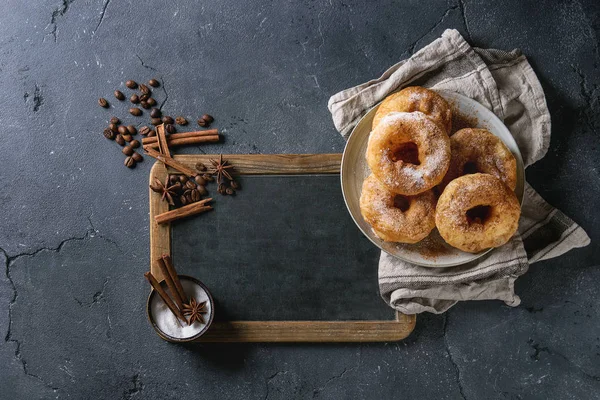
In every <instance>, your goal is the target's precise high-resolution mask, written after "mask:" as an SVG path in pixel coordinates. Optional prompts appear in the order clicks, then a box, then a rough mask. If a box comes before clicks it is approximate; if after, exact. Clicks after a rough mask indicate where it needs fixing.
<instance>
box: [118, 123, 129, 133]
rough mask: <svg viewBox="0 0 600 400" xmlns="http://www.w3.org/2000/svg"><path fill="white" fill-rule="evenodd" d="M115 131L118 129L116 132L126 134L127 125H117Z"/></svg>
mask: <svg viewBox="0 0 600 400" xmlns="http://www.w3.org/2000/svg"><path fill="white" fill-rule="evenodd" d="M117 131H118V132H119V133H120V134H121V135H125V134H127V133H128V131H127V127H126V126H123V125H121V126H119V127H118V128H117Z"/></svg>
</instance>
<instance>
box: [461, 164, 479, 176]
mask: <svg viewBox="0 0 600 400" xmlns="http://www.w3.org/2000/svg"><path fill="white" fill-rule="evenodd" d="M478 172H479V170H478V169H477V164H475V163H474V162H473V161H469V162H467V163H466V164H465V165H464V166H463V175H470V174H476V173H478Z"/></svg>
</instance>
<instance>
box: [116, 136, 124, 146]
mask: <svg viewBox="0 0 600 400" xmlns="http://www.w3.org/2000/svg"><path fill="white" fill-rule="evenodd" d="M115 142H117V143H118V144H120V145H121V146H125V139H123V136H121V135H117V136H116V137H115Z"/></svg>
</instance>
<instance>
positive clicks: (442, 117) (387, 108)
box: [373, 86, 452, 135]
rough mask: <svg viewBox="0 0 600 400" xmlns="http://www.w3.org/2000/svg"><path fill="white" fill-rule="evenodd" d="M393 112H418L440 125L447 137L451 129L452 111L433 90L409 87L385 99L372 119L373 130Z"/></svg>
mask: <svg viewBox="0 0 600 400" xmlns="http://www.w3.org/2000/svg"><path fill="white" fill-rule="evenodd" d="M393 111H400V112H413V111H420V112H422V113H423V114H425V115H427V116H428V117H430V118H432V119H433V120H434V121H435V122H437V123H438V124H440V125H441V126H442V128H443V129H444V130H445V131H446V133H447V134H448V135H449V134H450V130H451V129H452V110H451V109H450V105H448V102H447V101H446V100H444V98H443V97H442V96H440V95H439V94H437V93H436V92H434V91H433V90H429V89H425V88H424V87H420V86H411V87H407V88H404V89H402V90H401V91H399V92H397V93H393V94H391V95H389V96H388V97H386V98H385V99H384V100H383V101H382V102H381V105H380V106H379V108H378V109H377V111H376V112H375V117H374V118H373V129H375V127H376V126H377V125H379V122H381V119H382V118H383V117H385V116H386V115H387V114H389V113H391V112H393Z"/></svg>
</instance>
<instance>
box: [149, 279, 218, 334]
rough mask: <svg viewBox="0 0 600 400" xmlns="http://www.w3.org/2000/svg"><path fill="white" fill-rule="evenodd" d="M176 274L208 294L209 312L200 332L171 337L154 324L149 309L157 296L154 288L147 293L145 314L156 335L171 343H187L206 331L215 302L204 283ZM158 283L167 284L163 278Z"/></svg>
mask: <svg viewBox="0 0 600 400" xmlns="http://www.w3.org/2000/svg"><path fill="white" fill-rule="evenodd" d="M177 276H178V277H179V279H181V280H182V281H183V280H187V281H190V282H193V283H194V284H196V285H198V286H200V287H201V288H202V289H204V291H205V292H206V295H207V296H208V302H209V304H210V314H209V315H208V320H207V321H206V325H205V326H204V328H202V330H201V331H200V332H198V333H197V334H195V335H194V336H190V337H188V338H177V337H173V336H171V335H168V334H166V333H165V332H163V331H161V330H160V328H159V327H158V325H157V324H156V321H155V320H154V315H153V314H152V309H151V304H152V300H153V298H154V296H158V294H157V293H156V290H154V289H152V291H151V292H150V294H149V295H148V300H147V301H146V315H147V316H148V321H150V325H152V327H153V328H154V330H155V331H156V333H157V334H158V336H160V337H161V338H162V339H164V340H166V341H167V342H171V343H189V342H193V341H195V340H196V339H198V338H199V337H200V336H202V335H204V333H206V331H207V330H208V328H209V327H210V325H211V324H212V321H213V317H214V315H215V302H214V300H213V297H212V295H211V294H210V291H209V290H208V288H207V287H206V285H205V284H204V283H202V282H200V281H199V280H198V279H196V278H194V277H192V276H189V275H177ZM160 284H161V286H162V287H163V288H165V289H167V284H166V282H165V281H164V280H163V281H162V282H160ZM161 301H162V299H161Z"/></svg>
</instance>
